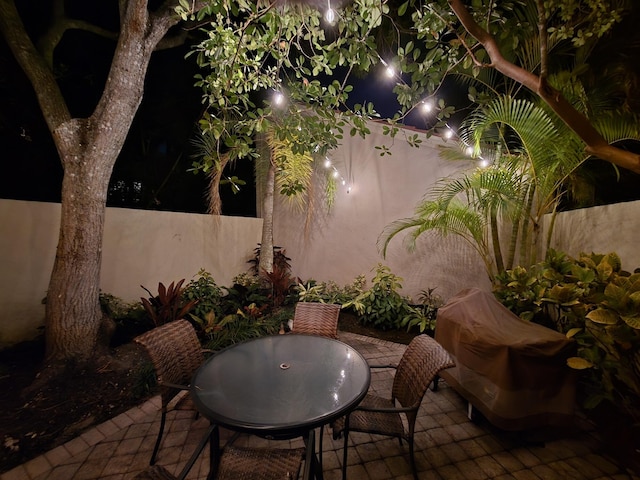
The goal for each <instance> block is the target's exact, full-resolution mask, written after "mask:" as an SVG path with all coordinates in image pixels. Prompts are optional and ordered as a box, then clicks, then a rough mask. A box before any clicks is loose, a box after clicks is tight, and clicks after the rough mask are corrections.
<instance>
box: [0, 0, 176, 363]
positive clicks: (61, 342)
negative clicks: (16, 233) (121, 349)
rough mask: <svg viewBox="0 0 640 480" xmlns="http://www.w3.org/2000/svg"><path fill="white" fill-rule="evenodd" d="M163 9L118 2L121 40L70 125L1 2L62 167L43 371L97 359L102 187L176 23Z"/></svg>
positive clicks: (11, 9) (10, 39)
mask: <svg viewBox="0 0 640 480" xmlns="http://www.w3.org/2000/svg"><path fill="white" fill-rule="evenodd" d="M172 3H175V2H168V4H172ZM168 4H167V5H165V6H164V7H162V8H161V9H159V10H158V11H157V12H155V14H151V15H150V14H149V12H148V10H147V0H131V1H129V2H121V5H123V9H124V10H123V11H122V12H121V20H122V25H121V32H120V35H119V38H118V44H117V47H116V50H115V54H114V58H113V62H112V65H111V70H110V72H109V76H108V79H107V82H106V85H105V89H104V92H103V95H102V97H101V99H100V101H99V103H98V105H97V107H96V109H95V111H94V112H93V114H92V115H91V117H89V118H88V119H77V118H71V116H70V114H69V111H68V109H67V107H66V104H65V101H64V99H63V97H62V95H61V93H60V90H59V88H58V86H57V84H56V81H55V78H54V76H53V74H52V72H51V70H50V69H49V68H48V66H47V64H46V62H45V61H44V59H43V58H42V56H41V55H40V54H39V53H38V52H37V50H36V49H35V47H34V45H33V43H32V41H31V39H30V38H29V37H28V35H27V33H26V31H25V28H24V26H23V24H22V22H21V20H20V17H19V15H18V12H17V11H16V8H15V4H14V2H13V0H0V32H2V34H3V35H4V37H5V39H6V40H7V43H8V44H9V46H10V48H11V50H12V52H13V54H14V56H15V57H16V59H17V60H18V62H19V64H20V66H21V67H22V69H23V70H24V71H25V73H26V75H27V77H28V78H29V80H30V81H31V83H32V85H33V88H34V90H35V92H36V95H37V97H38V102H39V104H40V107H41V109H42V112H43V114H44V118H45V121H46V122H47V125H48V126H49V129H50V131H51V133H52V135H53V139H54V142H55V145H56V148H57V150H58V154H59V155H60V160H61V162H62V165H63V167H64V178H63V182H62V208H61V220H60V236H59V240H58V247H57V250H56V258H55V262H54V266H53V271H52V274H51V281H50V284H49V289H48V291H47V305H46V315H45V331H46V344H47V347H46V348H47V352H46V362H47V364H57V363H64V362H67V361H69V360H73V361H77V362H86V361H88V360H90V359H91V358H92V357H93V356H94V355H95V353H96V347H97V346H98V345H97V339H98V333H99V331H100V326H101V322H102V313H101V310H100V305H99V301H98V294H99V289H100V267H101V258H102V236H103V230H104V216H105V208H106V198H107V189H108V185H109V179H110V177H111V172H112V169H113V166H114V164H115V161H116V158H117V157H118V154H119V153H120V150H121V148H122V145H123V144H124V141H125V138H126V136H127V133H128V131H129V128H130V126H131V123H132V121H133V118H134V115H135V113H136V111H137V109H138V106H139V105H140V102H141V100H142V94H143V89H144V78H145V74H146V71H147V67H148V64H149V60H150V56H151V53H152V51H153V50H154V48H155V46H156V45H157V44H158V42H159V41H160V40H161V39H162V37H164V35H165V34H166V32H167V31H168V29H169V28H170V27H171V26H172V25H174V24H176V23H177V22H178V20H179V19H178V17H177V16H176V15H175V14H174V13H173V10H172V7H171V5H168Z"/></svg>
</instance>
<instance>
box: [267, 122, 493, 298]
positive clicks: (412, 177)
mask: <svg viewBox="0 0 640 480" xmlns="http://www.w3.org/2000/svg"><path fill="white" fill-rule="evenodd" d="M369 127H370V129H371V134H370V135H368V136H367V137H366V138H365V139H362V138H360V137H354V138H346V139H345V140H344V142H343V145H342V146H341V147H339V148H338V149H337V150H336V151H334V152H332V154H331V155H330V159H331V160H332V162H333V164H334V166H335V167H336V168H337V170H338V172H339V173H340V175H341V176H342V177H343V178H344V179H345V181H346V182H347V185H345V186H342V185H340V186H339V187H338V193H337V195H336V199H335V205H334V206H333V207H332V209H331V210H330V211H328V212H327V211H326V208H325V206H324V204H323V200H322V199H321V198H316V199H315V203H314V208H313V211H314V216H313V218H312V221H311V227H310V228H308V229H306V230H305V219H306V217H305V213H304V212H296V211H294V210H293V209H292V208H291V207H290V206H289V205H287V204H283V202H282V199H280V201H279V203H278V207H277V211H278V212H279V214H278V216H277V218H276V220H275V224H274V241H275V244H276V245H278V246H281V247H282V248H284V249H285V250H286V253H287V256H289V257H290V258H291V263H292V267H293V272H294V274H295V275H297V276H299V277H300V278H302V279H303V280H307V279H310V278H313V279H315V280H317V281H328V280H333V281H335V282H337V283H338V284H339V285H345V284H348V283H351V282H352V281H353V280H354V279H355V277H356V276H358V275H360V274H365V275H366V277H367V282H368V285H371V279H372V278H373V275H374V274H375V272H374V271H373V270H374V269H375V267H376V266H377V264H378V263H382V264H384V265H387V266H388V267H390V269H391V271H392V272H393V273H395V274H396V275H399V276H400V277H402V278H403V280H404V283H403V285H404V288H403V291H402V293H403V294H405V295H409V296H411V297H413V299H414V300H417V299H418V296H419V294H420V292H421V290H425V289H427V288H433V287H435V288H436V291H435V293H436V294H439V295H441V296H442V297H443V298H445V299H446V298H448V297H450V296H452V295H455V294H456V293H457V292H458V291H460V290H461V289H462V288H465V287H469V286H477V287H480V288H490V284H489V281H488V279H487V275H486V273H485V270H484V267H483V264H482V262H481V260H480V258H479V257H478V256H477V255H476V253H475V252H474V251H473V250H472V249H471V248H470V247H469V246H468V245H467V244H465V243H464V242H463V241H461V240H460V239H459V238H457V237H446V238H439V237H433V236H428V235H426V234H425V235H423V237H422V238H420V240H419V242H418V245H417V248H416V250H415V251H414V252H409V251H408V250H407V248H406V246H405V245H404V244H403V240H402V238H403V236H404V235H402V236H398V237H396V238H395V239H393V240H392V243H391V244H390V246H389V249H388V252H387V256H386V258H383V257H382V255H381V254H380V252H379V249H378V246H377V241H378V237H379V236H380V234H381V232H382V231H383V229H384V228H385V226H387V225H388V224H389V223H391V222H393V221H394V220H398V219H400V218H405V217H410V216H412V215H413V212H414V209H415V207H416V205H417V204H418V202H419V201H420V200H421V199H422V198H423V196H424V195H425V193H426V192H427V191H428V190H429V189H430V188H431V187H432V186H433V185H434V183H435V182H436V181H438V180H439V179H441V178H443V177H447V176H450V175H453V174H454V173H455V172H456V171H457V170H459V169H462V168H468V167H469V165H470V163H467V162H462V163H458V164H456V163H452V162H451V161H447V160H443V159H441V158H440V156H439V149H440V147H441V146H443V145H444V142H443V140H442V139H440V138H438V137H431V138H430V139H428V140H425V142H424V144H423V146H422V147H421V148H420V149H417V148H414V147H411V146H409V144H408V143H407V142H406V141H405V140H404V138H403V137H401V135H399V136H398V137H397V138H396V139H395V140H393V139H390V138H389V137H388V136H385V135H383V132H382V128H383V127H382V125H380V124H370V125H369ZM407 133H409V134H412V133H414V132H411V131H408V132H407ZM380 145H387V146H389V147H390V149H391V152H392V155H390V156H389V155H386V156H383V157H381V156H380V150H379V149H376V148H375V147H376V146H380ZM349 185H351V191H350V192H349V193H347V188H346V187H347V186H349ZM318 197H320V195H318Z"/></svg>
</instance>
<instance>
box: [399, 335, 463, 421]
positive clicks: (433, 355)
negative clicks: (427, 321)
mask: <svg viewBox="0 0 640 480" xmlns="http://www.w3.org/2000/svg"><path fill="white" fill-rule="evenodd" d="M453 366H455V363H454V362H453V360H452V359H451V357H450V356H449V353H448V352H447V351H446V350H445V349H444V348H443V347H442V346H441V345H440V344H439V343H438V342H436V341H435V340H434V339H433V338H431V337H430V336H428V335H418V336H416V337H415V338H414V339H413V340H411V343H409V346H408V347H407V349H406V350H405V352H404V354H403V355H402V358H401V359H400V363H399V364H398V368H397V369H396V373H395V377H394V379H393V389H392V396H393V398H394V399H395V400H397V401H398V402H399V403H400V405H402V406H403V407H406V408H408V407H414V408H415V411H414V412H412V414H407V416H408V417H409V420H410V421H415V415H416V414H417V411H418V407H419V406H420V403H421V402H422V398H423V397H424V394H425V393H426V391H427V388H428V387H429V384H430V383H431V382H432V381H433V380H434V379H435V377H436V375H437V374H438V372H440V370H444V369H445V368H451V367H453Z"/></svg>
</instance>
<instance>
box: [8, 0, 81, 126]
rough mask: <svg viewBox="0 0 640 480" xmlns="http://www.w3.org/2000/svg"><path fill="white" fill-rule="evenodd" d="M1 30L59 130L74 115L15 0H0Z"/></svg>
mask: <svg viewBox="0 0 640 480" xmlns="http://www.w3.org/2000/svg"><path fill="white" fill-rule="evenodd" d="M0 33H2V35H3V36H4V38H5V41H6V42H7V44H8V45H9V48H10V49H11V52H12V53H13V55H14V57H15V58H16V60H17V61H18V64H19V65H20V67H21V68H22V70H23V71H24V73H25V74H26V75H27V77H28V78H29V81H30V82H31V85H32V86H33V89H34V92H35V94H36V97H37V99H38V103H39V104H40V108H41V109H42V113H43V115H44V119H45V122H47V126H48V127H49V130H50V131H51V132H55V131H56V128H58V126H59V125H60V124H62V123H63V122H66V121H68V120H70V119H71V114H70V113H69V109H68V108H67V104H66V102H65V100H64V97H63V96H62V93H61V92H60V89H59V88H58V84H57V83H56V79H55V77H54V75H53V72H52V71H51V69H50V68H49V67H48V66H47V64H46V62H45V61H44V59H43V58H42V56H41V55H40V54H39V53H38V51H37V50H36V47H35V46H34V44H33V42H32V41H31V39H30V38H29V35H28V34H27V31H26V29H25V27H24V24H23V23H22V19H21V18H20V14H19V13H18V10H17V9H16V5H15V2H14V0H0Z"/></svg>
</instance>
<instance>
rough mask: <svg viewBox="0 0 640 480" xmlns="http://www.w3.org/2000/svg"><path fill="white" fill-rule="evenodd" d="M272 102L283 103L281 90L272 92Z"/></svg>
mask: <svg viewBox="0 0 640 480" xmlns="http://www.w3.org/2000/svg"><path fill="white" fill-rule="evenodd" d="M273 103H275V104H276V105H282V104H283V103H284V95H283V94H282V93H281V92H275V93H274V94H273Z"/></svg>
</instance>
